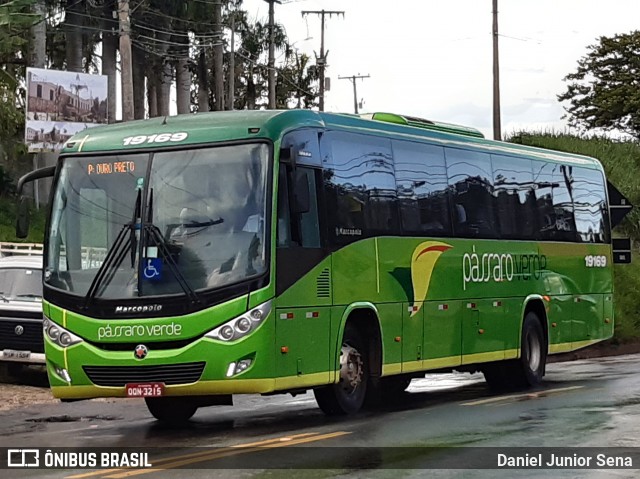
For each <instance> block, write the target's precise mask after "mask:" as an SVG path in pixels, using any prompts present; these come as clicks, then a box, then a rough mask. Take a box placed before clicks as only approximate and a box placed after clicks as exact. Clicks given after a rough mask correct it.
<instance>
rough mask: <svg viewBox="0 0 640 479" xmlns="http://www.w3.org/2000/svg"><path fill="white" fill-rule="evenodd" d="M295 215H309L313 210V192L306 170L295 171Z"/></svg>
mask: <svg viewBox="0 0 640 479" xmlns="http://www.w3.org/2000/svg"><path fill="white" fill-rule="evenodd" d="M294 177H295V178H294V190H293V199H294V201H293V208H292V210H293V213H295V214H298V213H308V212H309V210H310V209H311V192H310V191H309V178H308V177H307V172H306V171H304V170H295V171H294Z"/></svg>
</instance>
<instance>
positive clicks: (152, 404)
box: [144, 396, 198, 424]
mask: <svg viewBox="0 0 640 479" xmlns="http://www.w3.org/2000/svg"><path fill="white" fill-rule="evenodd" d="M144 400H145V402H146V403H147V408H148V409H149V412H150V413H151V415H152V416H153V417H155V418H156V419H157V420H158V421H161V422H164V423H167V424H181V423H184V422H187V421H188V420H189V419H191V417H192V416H193V415H194V414H195V413H196V411H197V410H198V406H197V405H196V404H195V403H194V402H193V401H192V400H191V398H189V397H180V396H178V397H159V398H157V397H156V398H144Z"/></svg>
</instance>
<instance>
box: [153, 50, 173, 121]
mask: <svg viewBox="0 0 640 479" xmlns="http://www.w3.org/2000/svg"><path fill="white" fill-rule="evenodd" d="M158 71H160V72H161V73H160V78H159V81H158V84H157V88H156V95H158V101H157V105H158V116H169V103H170V100H171V83H172V82H173V66H172V65H171V62H168V61H166V60H160V65H159V67H158Z"/></svg>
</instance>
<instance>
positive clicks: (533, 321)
mask: <svg viewBox="0 0 640 479" xmlns="http://www.w3.org/2000/svg"><path fill="white" fill-rule="evenodd" d="M546 345H547V342H546V341H545V338H544V331H543V329H542V323H541V322H540V319H539V318H538V315H537V314H536V313H534V312H529V313H527V315H526V316H525V318H524V323H523V325H522V339H521V341H520V374H519V376H520V378H519V379H520V382H521V383H522V385H523V386H525V387H527V386H537V385H538V384H540V382H541V381H542V377H543V376H544V369H545V363H546V361H547V347H546Z"/></svg>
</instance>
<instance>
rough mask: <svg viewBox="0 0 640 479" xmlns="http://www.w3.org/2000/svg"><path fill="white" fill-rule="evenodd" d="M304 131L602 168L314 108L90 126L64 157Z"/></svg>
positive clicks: (407, 123) (459, 131)
mask: <svg viewBox="0 0 640 479" xmlns="http://www.w3.org/2000/svg"><path fill="white" fill-rule="evenodd" d="M414 120H416V121H414ZM417 120H419V121H417ZM304 127H316V128H320V129H340V130H348V131H353V132H362V133H371V134H375V135H378V136H381V135H384V136H390V137H394V138H405V139H412V140H419V141H427V142H430V143H435V144H440V145H442V146H449V147H455V148H473V149H474V150H480V151H485V152H487V153H493V154H503V155H517V156H527V157H530V158H534V159H536V158H538V159H544V160H551V161H557V162H563V163H572V164H580V165H583V166H587V167H591V168H596V169H602V166H601V165H600V163H599V162H598V161H597V160H595V159H593V158H589V157H586V156H581V155H576V154H571V153H564V152H558V151H553V150H546V149H542V148H535V147H531V146H524V145H517V144H514V143H507V142H501V141H493V140H487V139H484V138H481V136H482V134H481V133H480V132H479V131H478V130H475V129H473V128H469V127H462V126H458V125H452V124H448V123H443V122H431V121H428V120H422V119H416V118H414V117H409V116H403V115H396V114H391V113H385V114H379V113H378V114H370V115H363V116H358V115H353V114H344V113H327V112H317V111H312V110H236V111H221V112H208V113H197V114H187V115H178V116H169V117H159V118H152V119H149V120H137V121H132V122H125V123H116V124H112V125H105V126H102V127H95V128H90V129H87V130H84V131H82V132H80V133H78V134H76V135H75V136H73V137H72V138H71V139H70V140H69V141H67V143H66V144H65V146H64V148H63V150H62V154H71V153H89V152H91V153H109V152H114V151H122V150H140V149H146V150H148V149H150V148H162V147H167V146H180V145H182V146H186V145H197V144H207V143H209V144H210V143H215V142H221V141H232V140H250V139H270V140H272V141H277V140H278V139H279V138H280V137H281V135H282V134H284V133H286V132H287V131H291V130H293V129H297V128H304ZM175 133H187V136H186V137H185V138H183V137H182V136H180V137H179V138H180V139H178V138H174V139H173V140H167V138H168V137H170V136H171V135H172V134H175ZM162 134H168V136H167V135H164V137H160V138H158V137H159V136H160V135H162ZM136 137H137V138H138V139H137V140H136V141H134V142H131V138H136ZM182 138H183V139H182ZM156 139H158V140H160V139H161V141H156ZM127 140H128V141H127ZM142 140H144V141H142Z"/></svg>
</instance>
